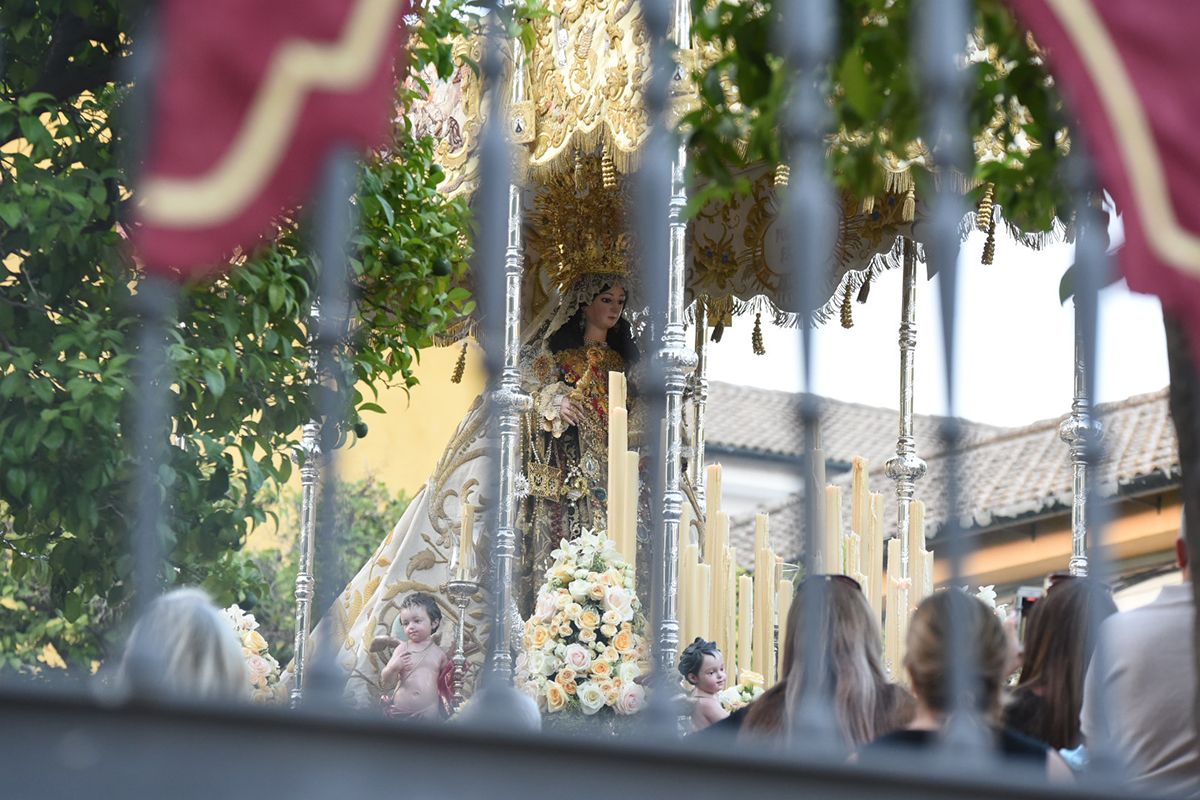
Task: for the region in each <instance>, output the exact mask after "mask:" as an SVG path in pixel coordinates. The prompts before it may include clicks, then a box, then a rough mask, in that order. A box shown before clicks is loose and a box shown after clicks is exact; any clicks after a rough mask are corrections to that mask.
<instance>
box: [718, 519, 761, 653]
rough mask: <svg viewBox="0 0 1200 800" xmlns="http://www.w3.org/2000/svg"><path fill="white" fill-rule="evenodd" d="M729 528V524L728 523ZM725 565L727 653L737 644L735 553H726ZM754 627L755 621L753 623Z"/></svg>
mask: <svg viewBox="0 0 1200 800" xmlns="http://www.w3.org/2000/svg"><path fill="white" fill-rule="evenodd" d="M726 526H728V522H726ZM722 561H723V562H724V564H725V591H726V594H725V603H724V605H725V630H724V632H723V634H722V636H721V638H722V639H723V640H724V643H723V644H722V648H723V649H725V651H726V652H729V650H732V649H733V646H734V643H736V642H737V590H738V583H737V559H735V558H734V557H733V553H732V552H729V551H726V553H725V557H724V558H723V559H722ZM751 624H752V625H753V621H752V622H751Z"/></svg>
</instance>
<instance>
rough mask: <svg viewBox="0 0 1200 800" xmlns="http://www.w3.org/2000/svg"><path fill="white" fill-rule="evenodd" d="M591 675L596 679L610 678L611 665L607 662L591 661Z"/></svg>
mask: <svg viewBox="0 0 1200 800" xmlns="http://www.w3.org/2000/svg"><path fill="white" fill-rule="evenodd" d="M592 675H593V676H594V677H596V678H609V677H611V676H612V664H609V663H608V662H607V661H593V662H592Z"/></svg>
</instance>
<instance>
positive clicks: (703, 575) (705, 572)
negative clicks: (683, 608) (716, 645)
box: [689, 564, 713, 644]
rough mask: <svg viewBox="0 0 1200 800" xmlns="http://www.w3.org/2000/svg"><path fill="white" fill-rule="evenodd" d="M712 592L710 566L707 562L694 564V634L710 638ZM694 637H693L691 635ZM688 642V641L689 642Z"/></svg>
mask: <svg viewBox="0 0 1200 800" xmlns="http://www.w3.org/2000/svg"><path fill="white" fill-rule="evenodd" d="M711 594H712V567H711V566H710V565H708V564H697V565H696V594H695V599H696V628H695V631H696V636H700V637H702V638H704V639H707V640H710V641H711V640H712V638H713V636H712V633H711V631H710V627H711V626H710V623H709V616H708V610H709V596H710V595H711ZM693 638H694V637H693ZM689 644H690V642H689Z"/></svg>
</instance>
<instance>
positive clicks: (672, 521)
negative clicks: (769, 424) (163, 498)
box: [658, 0, 696, 675]
mask: <svg viewBox="0 0 1200 800" xmlns="http://www.w3.org/2000/svg"><path fill="white" fill-rule="evenodd" d="M691 31H692V16H691V6H690V5H689V3H688V0H675V20H674V31H673V32H672V33H673V38H674V44H675V47H676V52H677V55H676V57H677V58H679V59H680V60H679V62H678V63H679V64H682V65H686V63H687V62H686V61H684V60H683V59H682V58H681V56H680V55H679V54H680V53H682V52H683V51H684V50H687V49H690V47H691ZM676 74H680V68H679V67H677V69H676ZM690 80H691V75H687V74H683V75H682V77H681V79H680V81H679V82H677V83H676V89H677V90H681V89H682V88H683V84H686V82H688V81H690ZM686 207H687V143H686V141H684V139H683V137H680V138H679V140H678V141H677V142H676V145H675V154H674V157H673V158H672V161H671V199H670V201H669V203H668V206H667V208H668V213H667V220H668V222H667V224H668V229H669V231H670V240H669V244H668V252H667V259H668V262H667V269H668V275H667V309H666V311H667V324H666V327H665V329H664V331H663V348H662V350H660V351H659V358H660V359H661V360H662V364H663V371H664V373H665V374H664V376H663V377H664V378H665V383H666V418H667V433H666V438H667V440H666V442H665V444H664V453H663V455H664V458H665V459H666V467H665V473H664V475H665V479H666V485H665V486H664V487H663V506H662V507H663V523H662V524H663V537H664V539H663V541H664V549H663V559H664V564H663V585H662V591H663V593H664V596H663V598H662V620H661V621H660V623H659V631H658V636H659V649H658V656H659V663H658V668H659V669H660V670H661V671H662V673H663V674H666V675H669V674H671V671H672V670H673V668H674V666H675V654H676V653H678V652H679V616H678V592H679V575H678V574H677V573H678V563H679V561H678V558H679V546H680V545H679V536H680V531H679V518H680V515H681V514H682V512H683V499H684V498H683V491H682V490H681V489H680V481H681V480H682V478H683V475H682V466H683V464H682V456H683V390H684V388H685V387H686V386H687V377H688V374H689V373H690V372H691V371H692V370H693V369H695V367H696V354H695V353H694V352H693V351H692V350H691V348H689V347H688V344H687V330H686V328H685V327H684V323H683V312H684V308H683V299H684V289H683V279H684V273H685V271H686V267H687V228H688V224H687V219H686V218H685V217H684V209H685V208H686Z"/></svg>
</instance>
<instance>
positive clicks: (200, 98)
mask: <svg viewBox="0 0 1200 800" xmlns="http://www.w3.org/2000/svg"><path fill="white" fill-rule="evenodd" d="M407 7H408V0H254V2H247V0H205V1H204V2H196V0H164V2H162V3H160V4H159V9H160V17H159V22H160V27H159V40H158V42H157V43H156V47H155V51H156V52H157V53H158V54H159V60H158V65H157V70H156V71H155V74H154V76H153V80H154V82H155V85H154V87H153V90H152V95H151V102H152V106H151V113H150V117H149V119H150V129H149V132H148V133H149V142H148V148H149V149H148V151H147V154H146V156H147V159H146V165H145V171H144V174H143V175H142V176H141V179H140V181H139V183H138V186H137V187H136V193H135V201H136V202H137V204H138V205H137V212H136V217H135V223H136V224H135V225H134V226H133V230H132V231H131V238H132V240H133V244H134V247H135V250H136V254H137V256H138V257H139V258H140V259H141V260H142V262H143V263H144V264H145V266H146V267H147V268H148V269H150V270H153V271H156V272H160V273H163V274H168V275H172V276H175V277H179V278H187V277H191V276H195V275H198V274H203V273H205V272H208V271H212V270H217V269H221V268H223V267H224V266H225V265H226V264H228V263H229V258H230V256H231V255H232V254H233V253H234V251H235V250H237V249H238V248H241V249H242V250H248V249H250V248H252V247H253V246H254V245H255V244H256V243H258V242H259V241H260V240H261V239H262V238H263V237H264V236H266V235H268V234H270V233H271V232H272V230H273V229H274V225H273V221H274V220H275V219H276V217H277V216H278V215H279V214H280V212H281V211H283V210H285V209H288V208H292V207H294V206H296V205H298V204H299V203H301V202H303V201H304V199H305V198H306V197H307V196H308V195H309V193H310V192H311V191H312V189H313V184H314V182H315V180H316V177H317V175H318V174H319V172H320V170H321V166H322V164H323V161H324V159H325V157H326V156H327V154H328V153H329V152H330V151H331V149H332V148H334V147H336V146H339V145H345V146H351V147H359V148H364V149H366V148H371V147H377V146H380V145H383V144H385V143H386V142H387V139H388V136H389V134H390V130H391V117H392V114H393V112H394V100H395V93H394V80H395V72H394V66H395V64H396V58H397V56H398V49H399V47H400V44H401V26H402V22H403V14H404V13H405V12H406V11H407Z"/></svg>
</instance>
